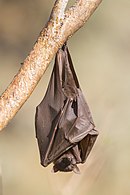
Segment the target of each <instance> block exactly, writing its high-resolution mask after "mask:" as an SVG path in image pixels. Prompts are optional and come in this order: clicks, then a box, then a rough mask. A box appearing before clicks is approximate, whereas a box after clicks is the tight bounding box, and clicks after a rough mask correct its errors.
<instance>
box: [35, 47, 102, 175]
mask: <svg viewBox="0 0 130 195" xmlns="http://www.w3.org/2000/svg"><path fill="white" fill-rule="evenodd" d="M35 127H36V137H37V140H38V146H39V151H40V159H41V164H42V165H43V166H44V167H46V166H47V165H49V164H50V163H51V162H53V163H54V166H53V171H54V172H57V171H63V172H68V171H74V172H76V173H78V172H79V168H78V167H77V164H79V163H84V162H85V161H86V158H87V156H88V155H89V153H90V151H91V149H92V147H93V144H94V142H95V140H96V138H97V135H98V131H97V130H95V125H94V122H93V119H92V116H91V113H90V110H89V107H88V105H87V103H86V101H85V99H84V96H83V94H82V91H81V88H80V86H79V82H78V79H77V76H76V73H75V71H74V67H73V64H72V60H71V57H70V54H69V51H68V48H67V45H66V44H65V45H64V46H63V47H62V48H61V49H59V50H58V52H57V54H56V58H55V65H54V68H53V71H52V75H51V79H50V82H49V85H48V89H47V92H46V95H45V97H44V98H43V100H42V101H41V103H40V104H39V105H38V106H37V108H36V116H35Z"/></svg>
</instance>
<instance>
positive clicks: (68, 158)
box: [53, 152, 80, 173]
mask: <svg viewBox="0 0 130 195" xmlns="http://www.w3.org/2000/svg"><path fill="white" fill-rule="evenodd" d="M53 171H54V173H55V172H58V171H61V172H71V171H73V172H75V173H80V170H79V168H78V166H77V165H76V159H75V157H74V155H73V154H72V153H71V152H66V153H64V154H63V155H61V156H60V157H59V158H58V159H56V160H55V161H54V166H53Z"/></svg>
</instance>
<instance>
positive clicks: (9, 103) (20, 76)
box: [0, 0, 102, 130]
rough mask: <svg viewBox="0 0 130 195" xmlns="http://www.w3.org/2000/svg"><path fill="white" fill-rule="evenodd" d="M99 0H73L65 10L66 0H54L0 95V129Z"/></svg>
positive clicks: (31, 90) (27, 95)
mask: <svg viewBox="0 0 130 195" xmlns="http://www.w3.org/2000/svg"><path fill="white" fill-rule="evenodd" d="M101 1H102V0H76V2H75V5H74V6H72V7H71V8H69V9H68V10H67V11H65V8H66V5H67V3H68V0H56V2H55V5H54V7H53V9H52V13H51V16H50V19H49V21H48V23H47V25H46V26H45V28H43V30H42V31H41V33H40V35H39V37H38V39H37V42H36V43H35V45H34V47H33V49H32V51H31V52H30V54H29V55H28V56H27V58H26V59H25V61H24V63H23V65H22V66H21V68H20V70H19V72H18V73H17V75H16V76H15V77H14V79H13V81H12V82H11V84H10V85H9V86H8V88H7V89H6V90H5V92H4V93H3V94H2V96H1V97H0V130H1V129H3V128H4V127H5V126H6V125H7V123H8V122H9V121H10V120H11V119H12V118H13V117H14V116H15V114H16V113H17V112H18V110H19V109H20V108H21V106H22V105H23V104H24V103H25V101H26V100H27V99H28V98H29V96H30V95H31V93H32V92H33V90H34V88H35V87H36V85H37V84H38V82H39V80H40V79H41V77H42V75H43V74H44V72H45V70H46V68H47V66H48V64H49V63H50V62H51V60H52V58H53V56H54V55H55V53H56V52H57V50H58V48H59V47H61V46H62V45H63V44H64V42H65V41H66V40H67V39H68V38H69V37H70V36H72V35H73V34H74V32H75V31H77V30H78V29H79V28H80V27H81V26H83V25H84V23H85V22H86V21H87V20H88V18H89V17H90V16H91V14H92V13H93V12H94V10H95V9H96V8H97V7H98V5H99V4H100V3H101Z"/></svg>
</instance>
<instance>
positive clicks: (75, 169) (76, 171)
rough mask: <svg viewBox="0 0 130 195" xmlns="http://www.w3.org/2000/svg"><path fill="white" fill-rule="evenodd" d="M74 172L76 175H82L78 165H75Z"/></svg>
mask: <svg viewBox="0 0 130 195" xmlns="http://www.w3.org/2000/svg"><path fill="white" fill-rule="evenodd" d="M73 172H74V173H76V174H80V170H79V168H78V166H77V165H74V168H73Z"/></svg>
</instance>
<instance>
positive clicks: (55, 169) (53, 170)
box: [51, 166, 59, 173]
mask: <svg viewBox="0 0 130 195" xmlns="http://www.w3.org/2000/svg"><path fill="white" fill-rule="evenodd" d="M58 171H59V170H58V169H57V167H54V166H53V168H52V170H51V172H52V173H56V172H58Z"/></svg>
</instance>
